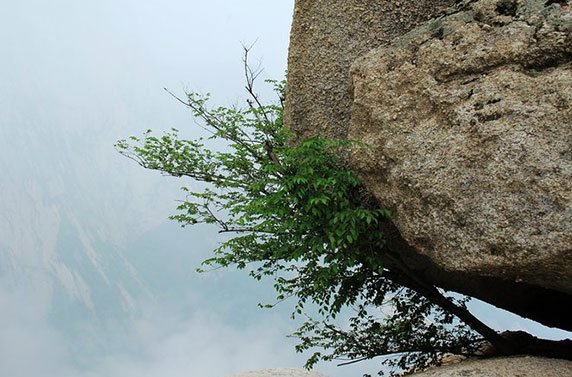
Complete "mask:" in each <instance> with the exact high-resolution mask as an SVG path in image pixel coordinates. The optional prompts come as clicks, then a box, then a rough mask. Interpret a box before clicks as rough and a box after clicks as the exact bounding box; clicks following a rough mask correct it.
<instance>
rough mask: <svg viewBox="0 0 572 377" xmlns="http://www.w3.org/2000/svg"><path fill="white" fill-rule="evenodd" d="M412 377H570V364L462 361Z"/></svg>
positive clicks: (523, 360) (533, 359)
mask: <svg viewBox="0 0 572 377" xmlns="http://www.w3.org/2000/svg"><path fill="white" fill-rule="evenodd" d="M413 376H414V377H460V376H467V377H469V376H470V377H539V376H542V377H571V376H572V362H571V361H566V360H557V359H545V358H540V357H529V356H520V357H509V358H498V359H487V360H471V361H463V362H461V363H458V364H454V365H449V366H445V367H440V368H434V369H431V370H428V371H425V372H422V373H418V374H414V375H413Z"/></svg>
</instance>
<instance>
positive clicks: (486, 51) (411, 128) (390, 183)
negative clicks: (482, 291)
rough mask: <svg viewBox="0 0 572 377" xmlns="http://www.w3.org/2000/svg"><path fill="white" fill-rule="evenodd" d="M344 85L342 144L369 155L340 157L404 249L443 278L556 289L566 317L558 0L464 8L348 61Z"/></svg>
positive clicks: (565, 165) (567, 241)
mask: <svg viewBox="0 0 572 377" xmlns="http://www.w3.org/2000/svg"><path fill="white" fill-rule="evenodd" d="M350 88H351V94H352V96H353V103H352V109H351V120H350V125H349V134H348V138H349V139H354V140H361V141H364V142H365V143H367V144H369V145H370V146H371V147H372V148H371V150H369V151H365V150H356V151H354V152H353V153H352V155H351V157H350V160H351V162H352V164H353V165H354V166H355V168H356V170H357V171H358V173H359V175H360V177H361V178H362V179H363V181H364V183H365V185H366V186H367V187H368V189H369V190H370V191H371V192H373V193H374V195H375V196H376V198H377V199H378V200H379V201H380V202H381V203H382V204H383V205H384V206H386V207H387V208H390V209H393V210H394V212H395V215H394V216H393V218H392V221H393V222H394V224H395V225H396V227H397V228H398V230H399V232H400V234H401V236H402V237H403V238H404V239H405V241H406V242H407V243H408V244H409V245H410V246H412V247H413V248H414V249H415V250H416V252H417V253H419V254H421V255H423V256H425V257H427V258H429V259H430V260H431V262H432V263H434V264H435V265H436V266H437V267H438V268H439V269H441V270H442V271H446V272H453V273H457V272H458V273H462V274H464V275H465V276H467V277H468V278H470V277H471V276H473V277H483V276H485V277H492V278H496V279H498V280H499V281H507V282H511V283H517V284H519V283H522V284H526V285H529V286H532V287H542V288H546V289H548V290H552V291H555V292H560V293H564V294H565V295H568V296H565V297H567V302H562V308H561V309H560V310H561V311H566V312H567V313H569V311H568V310H569V308H570V304H571V300H570V298H571V297H572V13H571V12H570V8H569V5H568V3H567V2H566V1H563V0H560V1H553V0H548V1H543V0H481V1H470V2H467V3H466V4H465V6H464V8H463V9H462V10H460V11H456V12H451V14H449V15H447V16H444V17H440V18H438V19H434V20H432V21H429V22H427V23H425V24H423V25H422V26H420V27H418V28H416V29H413V30H412V31H411V32H409V33H407V34H405V35H403V36H402V37H400V38H397V39H394V40H393V42H392V44H391V46H388V47H380V48H376V49H373V50H371V51H370V52H369V53H367V54H366V55H364V56H362V57H361V58H359V59H357V60H356V61H355V62H354V64H353V65H352V68H351V73H350ZM477 296H478V295H477ZM521 299H523V300H526V299H527V298H526V297H522V298H521ZM541 299H542V298H540V300H541ZM535 305H540V306H542V302H536V303H535ZM547 314H550V315H554V314H556V315H558V313H547ZM560 314H561V315H562V317H563V318H564V317H565V316H566V315H565V313H564V312H562V313H560ZM570 321H571V320H570V319H569V320H568V322H570ZM568 325H571V324H570V323H568ZM568 327H569V326H568Z"/></svg>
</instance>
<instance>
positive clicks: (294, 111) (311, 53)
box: [284, 0, 455, 137]
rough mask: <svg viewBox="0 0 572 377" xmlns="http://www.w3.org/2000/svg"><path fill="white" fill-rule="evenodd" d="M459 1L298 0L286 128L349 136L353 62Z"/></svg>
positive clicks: (303, 133)
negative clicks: (291, 127)
mask: <svg viewBox="0 0 572 377" xmlns="http://www.w3.org/2000/svg"><path fill="white" fill-rule="evenodd" d="M454 2H455V1H454V0H424V1H405V0H375V1H372V0H296V5H295V8H294V22H293V25H292V33H291V37H290V50H289V56H288V86H289V88H295V89H294V90H289V91H288V94H287V98H286V102H287V106H286V111H285V114H284V118H285V122H286V124H290V125H292V126H293V127H294V129H295V130H296V132H297V133H298V135H299V136H301V137H304V136H307V135H309V134H315V133H321V134H324V135H329V136H331V137H344V136H345V135H346V133H347V129H348V123H349V116H350V107H351V98H350V96H349V94H348V91H347V87H346V83H347V78H348V74H349V68H350V65H351V64H352V62H353V61H354V60H355V59H356V58H357V57H358V56H360V55H363V54H365V53H366V52H368V51H369V50H371V49H372V48H374V47H378V46H381V45H387V44H389V42H390V41H391V40H392V39H393V38H395V37H397V36H399V35H402V34H404V33H405V32H407V31H409V30H411V29H412V28H414V27H415V26H416V25H419V24H420V23H422V22H423V21H426V20H428V19H430V18H431V16H432V15H435V14H437V13H439V12H441V11H443V10H444V9H446V8H447V7H448V6H450V5H451V4H454Z"/></svg>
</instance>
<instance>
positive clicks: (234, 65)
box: [0, 0, 564, 377]
mask: <svg viewBox="0 0 572 377" xmlns="http://www.w3.org/2000/svg"><path fill="white" fill-rule="evenodd" d="M2 5H3V7H2V12H1V13H0V46H1V49H2V50H1V59H0V83H1V84H2V85H0V169H1V172H2V175H1V178H0V195H1V199H0V307H1V308H2V310H1V311H0V333H1V334H2V335H1V336H0V375H1V376H7V377H11V376H14V377H16V376H17V377H32V376H34V377H35V376H46V377H51V376H57V377H68V376H69V377H71V376H79V377H115V376H117V377H119V376H121V377H132V376H133V377H135V376H137V377H160V376H161V377H163V376H169V377H179V376H197V377H199V376H201V377H202V376H212V377H222V376H226V375H229V374H232V373H237V372H241V371H247V370H253V369H264V368H271V367H301V366H302V365H303V363H304V361H305V358H306V357H307V355H298V354H296V353H295V352H294V345H295V343H296V341H295V339H291V338H287V337H286V336H287V335H288V334H290V333H291V332H292V331H293V330H294V329H295V328H296V324H297V322H296V321H292V320H291V319H290V312H291V310H292V306H293V303H292V302H285V303H284V304H282V305H279V306H278V307H277V308H275V309H273V310H261V309H259V308H258V307H257V304H258V303H260V302H262V303H268V302H272V300H273V298H274V292H273V291H272V284H271V282H269V281H266V282H264V281H263V282H262V283H259V282H255V281H253V280H251V279H249V277H248V276H247V274H246V273H244V271H232V270H227V271H223V270H219V271H215V272H212V273H207V274H202V275H197V274H196V273H195V272H194V269H195V268H196V267H197V266H198V265H199V263H200V262H201V261H202V260H203V259H204V258H206V257H208V256H209V252H210V251H211V250H212V249H213V248H214V247H215V246H216V245H217V242H218V241H219V238H218V235H217V233H216V232H215V230H214V229H210V228H208V227H198V228H195V229H182V228H180V227H178V226H177V224H174V223H172V222H170V221H169V220H167V217H168V216H169V215H170V214H173V213H174V209H175V206H176V200H177V199H180V198H182V196H183V195H182V194H181V193H180V190H179V187H180V186H182V185H188V184H189V182H186V181H184V180H181V179H175V178H168V177H162V176H160V175H159V174H157V173H155V172H149V171H144V170H143V169H141V168H139V167H138V166H137V165H136V164H135V163H133V161H130V160H128V159H126V158H123V157H121V156H120V155H119V154H118V153H117V152H116V151H115V150H114V147H113V144H114V143H115V142H116V141H117V140H118V139H120V138H125V137H128V136H130V135H140V134H141V133H142V132H144V131H145V130H146V129H148V128H151V129H153V130H155V131H157V132H161V131H162V130H168V129H169V128H171V127H173V126H176V127H177V128H179V129H180V130H181V132H182V133H183V134H184V135H185V136H188V137H194V136H198V135H199V134H200V131H201V129H200V127H197V126H196V124H195V123H194V122H193V120H192V119H191V118H190V114H189V112H188V111H187V109H185V108H184V106H182V105H180V104H179V103H177V101H175V100H174V99H173V98H172V97H171V96H169V95H168V94H167V93H166V92H165V91H164V90H163V88H168V89H169V90H170V91H172V92H174V93H177V94H183V93H184V91H185V90H187V89H192V90H195V91H200V92H207V91H209V92H211V93H212V94H213V96H212V98H213V100H212V102H213V104H217V105H234V104H238V105H240V104H243V103H244V100H245V98H246V94H245V93H244V90H243V89H242V88H243V86H244V82H243V71H242V69H243V66H242V62H241V58H242V52H243V51H242V45H243V44H247V45H251V44H253V45H254V47H253V49H252V58H253V63H254V64H255V65H257V64H259V63H260V64H261V66H262V67H263V68H264V71H263V74H262V77H261V80H260V82H259V87H258V88H259V91H260V93H261V94H262V96H263V98H265V99H267V100H272V99H273V98H272V97H271V91H270V90H269V88H266V87H265V86H264V84H263V83H262V79H264V78H273V79H281V78H283V76H284V72H285V69H286V57H287V48H288V37H289V29H290V24H291V18H292V10H293V0H277V1H262V0H243V1H223V0H211V1H208V2H207V1H195V0H188V1H179V0H177V1H151V0H144V1H133V0H116V1H112V0H100V1H96V2H78V1H72V0H54V1H50V2H47V1H40V0H20V1H18V2H5V3H4V4H2ZM474 308H475V310H476V311H477V312H479V313H480V314H481V315H482V316H483V317H484V318H485V320H486V321H488V322H489V323H491V325H493V326H496V327H498V328H507V327H508V328H526V329H529V330H531V331H540V332H542V334H548V335H547V336H553V337H558V336H564V335H563V334H564V333H557V332H553V331H548V330H546V329H544V328H540V327H535V326H537V325H535V324H532V323H530V322H525V321H524V320H522V319H520V318H518V317H515V316H509V315H505V314H502V313H500V312H499V311H493V310H492V309H491V308H490V307H488V306H485V305H482V304H477V305H476V306H475V307H474ZM376 366H377V362H375V361H374V362H370V363H359V364H356V365H353V366H351V367H345V368H336V367H335V364H320V365H319V366H318V368H317V369H318V371H322V372H323V373H326V374H328V375H330V376H332V377H341V376H350V375H360V374H363V373H366V372H369V373H372V372H375V371H376Z"/></svg>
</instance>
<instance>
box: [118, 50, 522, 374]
mask: <svg viewBox="0 0 572 377" xmlns="http://www.w3.org/2000/svg"><path fill="white" fill-rule="evenodd" d="M245 51H246V53H245V59H244V61H245V75H246V90H247V92H248V93H249V95H250V100H248V101H247V103H248V107H247V108H245V109H239V108H227V107H218V108H215V109H211V108H209V107H208V106H207V101H208V99H209V95H208V94H207V95H206V96H201V95H200V94H198V93H193V92H191V93H187V95H186V98H185V99H184V100H183V99H180V98H177V97H175V98H177V99H178V100H179V101H180V102H182V103H183V104H184V105H185V106H187V107H188V108H189V109H190V110H191V111H192V112H193V114H194V116H195V117H197V118H199V119H200V120H201V122H202V126H203V127H204V128H205V130H206V131H208V132H209V136H208V137H207V138H201V139H198V140H185V139H181V138H179V136H178V131H177V130H176V129H172V130H171V131H170V132H168V133H166V134H164V135H162V136H154V135H153V133H152V131H151V130H149V131H147V132H146V133H145V134H144V136H143V137H140V138H139V137H130V138H129V139H127V140H120V141H118V142H117V144H116V147H117V149H118V150H119V152H120V153H121V154H123V155H125V156H127V157H129V158H131V159H133V160H135V161H136V162H137V163H138V164H139V165H141V166H143V167H144V168H147V169H154V170H158V171H160V172H162V173H165V174H168V175H172V176H177V177H188V178H191V179H192V180H194V181H198V182H201V183H202V186H200V187H201V189H200V190H198V191H197V190H191V189H189V188H183V190H185V191H186V194H187V199H186V200H185V201H183V202H182V203H181V204H180V205H179V207H178V214H177V215H175V216H172V219H174V220H176V221H178V222H180V223H181V224H182V225H183V226H186V225H193V224H199V223H206V224H213V225H215V226H217V227H218V228H219V231H220V232H221V233H230V234H231V235H232V237H230V238H229V239H228V240H226V241H224V242H222V244H221V245H220V246H219V247H218V248H217V249H216V250H214V256H213V257H212V258H211V259H208V260H206V261H205V262H204V265H205V266H223V267H227V266H231V265H234V266H237V267H238V268H245V267H246V266H247V265H248V266H250V267H251V270H250V271H251V272H250V274H251V275H252V276H253V277H254V278H255V279H261V278H262V277H263V276H272V277H273V278H274V281H275V285H274V287H275V289H276V291H277V294H278V296H277V299H278V301H282V300H285V299H287V298H289V297H294V298H295V299H296V300H297V304H296V306H295V309H294V315H304V308H305V305H306V304H307V303H310V302H312V303H314V304H316V305H317V306H318V311H319V314H320V315H321V316H322V319H321V320H319V321H318V320H314V319H311V318H309V317H307V319H306V321H305V322H304V324H303V325H302V326H301V327H300V329H299V330H298V331H297V332H296V333H295V335H296V336H297V337H299V338H300V343H299V345H298V346H297V350H298V351H304V350H309V349H312V348H314V347H316V346H318V347H322V348H323V349H324V350H328V351H329V352H326V351H320V352H316V353H314V354H313V355H312V356H311V357H310V359H309V360H308V362H307V366H308V367H312V366H313V365H314V364H315V363H316V362H317V361H319V360H333V359H341V360H342V361H343V362H342V364H347V363H353V362H357V361H360V360H365V359H371V358H374V357H378V356H384V358H383V359H382V364H385V365H389V366H390V367H392V368H393V369H392V370H393V372H397V371H399V370H409V371H414V370H419V369H423V368H426V367H427V366H429V365H433V364H439V362H440V359H441V357H442V356H443V355H444V354H445V353H454V354H462V355H469V354H472V353H473V352H474V351H475V350H476V349H477V348H478V347H479V346H480V345H481V344H482V342H483V341H484V340H487V341H488V342H490V343H491V344H492V345H493V346H494V347H495V348H496V349H497V351H498V353H499V354H513V353H515V352H516V349H515V347H514V344H513V343H511V342H510V341H509V340H508V339H506V338H504V337H503V336H501V335H499V334H497V333H496V332H495V331H494V330H492V329H490V328H489V327H487V326H486V325H484V324H483V323H482V322H480V321H479V320H478V319H477V318H475V317H474V316H472V315H471V313H469V312H468V310H467V309H466V307H465V301H466V300H465V299H459V300H456V299H453V298H451V297H447V296H445V295H444V293H443V292H442V291H441V290H440V289H438V288H437V287H435V286H433V285H432V284H430V283H428V282H425V281H423V280H422V279H421V278H419V277H418V276H416V275H415V274H413V273H412V272H411V271H410V270H409V269H408V268H407V266H406V264H405V263H404V262H403V261H402V260H401V258H400V256H399V255H398V254H396V253H393V252H392V251H391V248H388V247H386V241H385V239H384V236H383V232H382V230H381V229H382V228H381V225H382V224H383V223H384V222H385V221H387V218H388V217H389V216H391V212H390V211H388V210H386V209H383V208H380V207H379V205H378V203H377V202H376V201H375V200H374V199H373V198H372V197H371V196H370V195H369V194H368V193H367V191H366V190H365V189H364V188H363V186H362V184H361V182H360V181H359V179H358V178H357V176H356V175H355V174H354V172H353V171H352V170H351V169H350V168H349V167H348V166H347V164H346V163H345V161H344V159H343V155H344V151H345V150H347V149H348V148H367V146H365V145H363V144H361V143H358V142H353V141H347V140H328V139H326V138H324V137H322V136H316V137H313V138H309V139H306V140H302V141H299V142H297V143H294V142H292V140H293V135H292V133H291V131H290V130H289V129H288V127H287V126H286V125H284V124H283V120H282V110H283V101H282V99H283V98H284V93H285V83H284V82H276V81H270V82H271V83H272V84H273V85H274V88H275V91H276V93H277V94H278V97H279V99H280V101H279V102H278V103H275V104H270V105H265V104H263V103H262V101H261V100H260V98H259V96H258V95H256V93H255V92H254V81H255V79H256V78H257V76H258V74H259V71H256V70H251V69H250V68H249V66H248V64H246V60H247V57H248V50H245ZM213 141H216V142H223V144H224V147H223V148H222V149H220V150H214V149H212V147H211V148H209V146H208V144H209V143H212V142H213ZM215 145H220V144H215ZM344 307H351V308H353V309H354V310H355V314H354V315H353V316H352V318H351V319H350V320H349V326H348V328H345V329H341V328H338V327H336V326H334V325H333V324H332V323H331V320H332V319H334V318H336V315H338V314H339V313H340V311H341V310H342V308H344ZM380 310H383V311H384V312H385V315H383V316H381V317H380V316H379V315H375V314H374V313H376V312H379V311H380Z"/></svg>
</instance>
